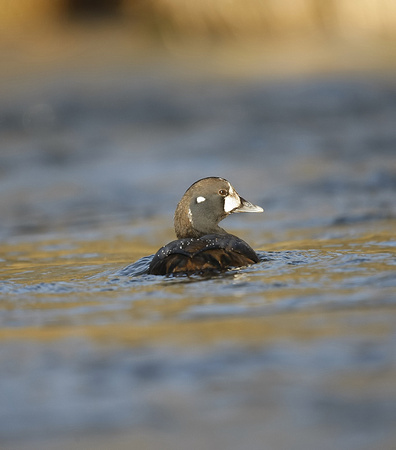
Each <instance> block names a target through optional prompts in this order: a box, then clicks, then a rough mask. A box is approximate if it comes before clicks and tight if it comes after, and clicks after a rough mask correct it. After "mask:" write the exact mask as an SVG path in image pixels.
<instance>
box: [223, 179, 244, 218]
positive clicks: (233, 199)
mask: <svg viewBox="0 0 396 450" xmlns="http://www.w3.org/2000/svg"><path fill="white" fill-rule="evenodd" d="M239 206H241V199H240V197H239V195H238V194H237V193H236V191H235V189H234V188H233V187H232V186H231V184H230V183H228V195H227V197H225V198H224V211H225V212H226V213H228V214H229V213H231V211H232V210H233V209H235V208H238V207H239Z"/></svg>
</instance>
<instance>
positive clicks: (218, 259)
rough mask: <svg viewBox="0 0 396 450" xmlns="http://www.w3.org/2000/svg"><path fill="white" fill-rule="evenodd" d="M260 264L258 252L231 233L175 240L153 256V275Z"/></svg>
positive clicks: (221, 269)
mask: <svg viewBox="0 0 396 450" xmlns="http://www.w3.org/2000/svg"><path fill="white" fill-rule="evenodd" d="M256 262H258V257H257V255H256V253H255V251H254V250H253V249H252V248H251V247H250V246H249V245H248V244H247V243H246V242H245V241H243V240H242V239H240V238H238V237H236V236H233V235H231V234H221V235H220V234H211V235H205V236H202V237H200V238H198V239H195V238H185V239H179V240H176V241H172V242H170V243H169V244H167V245H165V246H164V247H162V248H161V249H159V250H158V252H157V253H156V254H155V255H154V257H153V259H152V261H151V263H150V267H149V273H150V274H153V275H166V274H183V273H185V274H192V273H205V272H222V271H225V270H227V269H230V268H236V267H243V266H248V265H250V264H253V263H256Z"/></svg>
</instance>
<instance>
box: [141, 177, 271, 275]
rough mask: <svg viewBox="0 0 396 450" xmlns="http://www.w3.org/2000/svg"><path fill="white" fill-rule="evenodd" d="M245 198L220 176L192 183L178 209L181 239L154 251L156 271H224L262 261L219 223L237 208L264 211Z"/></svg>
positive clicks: (152, 271) (151, 270) (153, 269)
mask: <svg viewBox="0 0 396 450" xmlns="http://www.w3.org/2000/svg"><path fill="white" fill-rule="evenodd" d="M262 211H263V209H262V208H260V207H259V206H255V205H253V204H252V203H250V202H248V201H246V200H244V199H243V198H241V197H240V196H239V195H238V193H237V192H236V191H235V189H234V188H233V187H232V186H231V184H230V183H229V182H228V181H227V180H225V179H223V178H218V177H210V178H203V179H202V180H199V181H197V182H196V183H194V184H193V185H192V186H190V187H189V188H188V189H187V191H186V193H185V194H184V196H183V197H182V199H181V200H180V202H179V204H178V205H177V208H176V212H175V220H174V222H175V231H176V235H177V237H178V240H175V241H172V242H170V243H169V244H167V245H165V246H164V247H162V248H161V249H159V250H158V252H157V253H156V254H155V255H154V257H153V259H152V261H151V263H150V267H149V273H150V274H153V275H167V274H192V273H205V272H213V271H214V272H221V271H225V270H228V269H230V268H236V267H243V266H247V265H250V264H254V263H256V262H258V257H257V255H256V253H255V251H254V250H253V249H252V248H251V247H250V246H249V245H248V244H247V243H246V242H245V241H243V240H242V239H240V238H238V237H237V236H234V235H232V234H229V233H227V232H226V231H225V230H224V229H222V228H220V227H219V226H218V223H219V222H220V221H221V220H223V219H224V218H225V217H227V216H228V215H229V214H231V213H234V212H262Z"/></svg>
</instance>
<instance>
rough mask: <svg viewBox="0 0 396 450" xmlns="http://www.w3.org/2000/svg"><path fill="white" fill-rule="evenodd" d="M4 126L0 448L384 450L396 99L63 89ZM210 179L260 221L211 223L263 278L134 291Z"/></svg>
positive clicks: (251, 90)
mask: <svg viewBox="0 0 396 450" xmlns="http://www.w3.org/2000/svg"><path fill="white" fill-rule="evenodd" d="M104 85H105V86H106V89H103V87H104ZM60 87H63V89H60ZM10 98H11V100H12V101H11V100H10ZM0 109H1V111H0V113H1V117H2V120H1V121H0V128H1V133H2V136H3V141H2V142H3V144H2V150H1V155H0V164H1V171H0V188H1V192H2V196H1V200H0V207H1V210H2V223H1V224H0V236H1V239H2V240H1V244H0V257H1V269H0V277H1V281H0V339H1V346H0V362H1V364H0V367H1V369H0V377H1V383H0V398H1V402H0V417H1V420H0V436H1V438H2V441H3V444H4V446H5V447H4V446H2V448H10V449H14V448H18V449H24V448H29V449H30V448H40V449H43V448H51V449H52V448H59V449H62V448H65V449H66V448H68V449H69V448H76V449H77V448H84V449H85V448H93V447H95V448H103V449H104V448H109V447H110V446H111V447H113V448H132V447H133V446H135V447H133V448H161V449H162V448H172V449H174V448H194V449H199V448H202V449H203V448H205V449H207V448H214V447H216V448H224V449H226V448H227V449H228V448H245V449H257V448H269V449H284V448H293V449H297V450H298V449H310V448H312V449H313V448H321V449H324V450H326V449H329V450H330V449H334V448H341V449H348V450H349V449H366V448H367V449H371V448H381V449H389V450H391V449H393V448H394V445H395V443H396V432H395V428H394V424H395V423H396V406H395V405H396V382H395V380H396V350H395V349H396V325H395V324H396V309H395V307H396V236H395V230H396V200H395V199H396V131H395V130H396V129H395V126H394V124H395V123H396V88H395V85H394V83H393V82H391V81H387V80H385V79H382V80H373V79H367V80H362V79H360V80H356V79H355V80H351V79H346V78H344V79H343V78H338V79H337V78H333V79H306V80H302V81H299V82H295V81H294V82H291V81H290V82H286V81H284V82H270V81H266V82H264V81H258V80H257V79H255V80H250V81H249V80H243V81H236V80H234V81H228V82H224V81H223V82H220V81H216V80H201V81H197V80H195V81H192V80H191V81H184V82H180V80H176V81H175V80H173V79H166V78H165V79H162V78H159V77H155V76H153V78H152V79H146V78H144V77H142V78H139V77H138V76H136V77H135V78H133V77H132V78H131V79H126V78H123V77H119V78H115V79H114V80H113V81H111V82H110V81H109V80H102V79H98V80H96V81H95V82H94V83H91V84H90V83H87V84H86V85H84V84H81V81H78V80H73V79H68V83H66V82H65V80H62V78H60V79H59V80H58V81H57V84H56V85H51V86H49V87H48V86H47V85H46V86H42V85H39V88H37V89H36V91H35V92H34V93H31V95H30V97H29V99H28V100H27V99H26V98H22V97H18V96H15V98H12V97H9V101H8V102H5V103H3V104H2V105H1V106H0ZM212 175H215V176H223V177H225V178H227V179H229V180H230V181H231V182H232V183H233V185H234V186H235V187H236V189H237V190H238V192H239V193H240V194H241V195H242V196H244V197H245V198H247V199H249V200H251V201H252V202H254V203H255V204H259V205H261V206H263V207H264V209H265V213H264V214H261V215H254V217H252V216H251V215H242V214H240V215H238V216H235V217H230V218H227V219H226V220H225V221H224V222H223V226H224V228H226V229H227V230H229V231H230V232H233V233H234V234H237V235H239V236H241V237H242V238H243V239H244V240H246V241H247V242H249V243H250V244H251V245H252V246H253V247H254V248H255V249H256V250H257V251H258V254H259V256H260V262H259V263H258V264H256V265H253V266H251V267H248V268H245V269H242V270H236V271H230V272H229V273H225V274H221V275H218V276H214V277H211V278H202V277H198V276H197V277H181V278H167V277H161V276H150V275H147V274H145V270H146V269H147V265H148V263H149V261H150V255H152V254H153V253H154V252H155V251H156V250H157V249H158V248H159V247H160V246H162V245H163V244H165V243H166V242H168V241H170V240H171V239H173V238H174V235H173V230H172V214H173V210H174V208H175V206H176V203H177V201H178V200H179V198H180V196H181V195H182V194H183V192H184V191H185V189H186V188H187V187H188V186H189V185H190V184H191V183H192V182H193V181H195V180H197V179H198V178H201V177H204V176H212ZM126 267H127V270H125V268H126Z"/></svg>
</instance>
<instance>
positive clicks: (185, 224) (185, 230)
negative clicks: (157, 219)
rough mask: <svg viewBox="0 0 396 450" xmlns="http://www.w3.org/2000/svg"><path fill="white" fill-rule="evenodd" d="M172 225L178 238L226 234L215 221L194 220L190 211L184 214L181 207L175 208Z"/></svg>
mask: <svg viewBox="0 0 396 450" xmlns="http://www.w3.org/2000/svg"><path fill="white" fill-rule="evenodd" d="M174 225H175V232H176V236H177V238H178V239H184V238H200V237H202V236H205V235H206V234H227V232H226V231H225V230H224V229H223V228H221V227H219V226H218V225H217V224H216V223H210V222H206V221H200V220H199V219H196V220H195V221H194V220H193V218H192V215H191V212H188V213H187V214H186V213H185V212H184V211H183V209H182V208H179V207H178V208H176V212H175V218H174Z"/></svg>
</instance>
